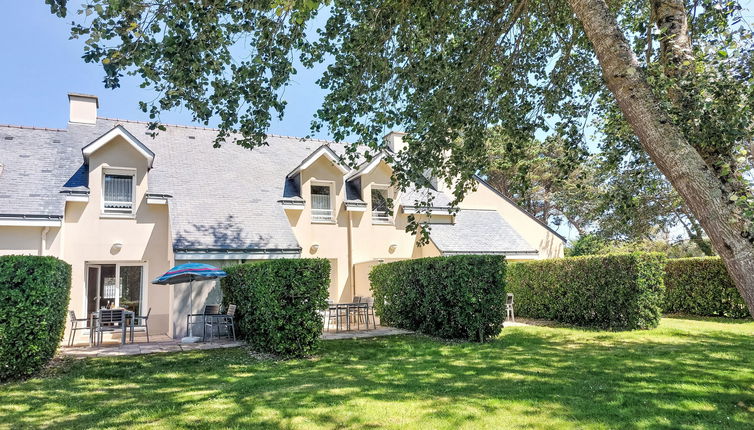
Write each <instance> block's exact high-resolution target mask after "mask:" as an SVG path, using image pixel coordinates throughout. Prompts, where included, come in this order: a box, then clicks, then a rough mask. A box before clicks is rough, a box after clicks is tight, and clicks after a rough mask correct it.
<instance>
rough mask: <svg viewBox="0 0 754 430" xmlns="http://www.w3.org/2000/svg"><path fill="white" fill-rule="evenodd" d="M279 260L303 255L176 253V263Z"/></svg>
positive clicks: (298, 253) (297, 253)
mask: <svg viewBox="0 0 754 430" xmlns="http://www.w3.org/2000/svg"><path fill="white" fill-rule="evenodd" d="M278 258H301V253H300V252H296V253H261V252H260V253H240V252H239V253H224V252H206V253H181V252H176V253H175V261H194V260H273V259H278Z"/></svg>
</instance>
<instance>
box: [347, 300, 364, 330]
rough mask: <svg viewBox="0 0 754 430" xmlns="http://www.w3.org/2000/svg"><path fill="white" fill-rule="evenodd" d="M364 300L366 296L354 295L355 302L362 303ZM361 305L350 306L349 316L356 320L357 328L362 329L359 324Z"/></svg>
mask: <svg viewBox="0 0 754 430" xmlns="http://www.w3.org/2000/svg"><path fill="white" fill-rule="evenodd" d="M363 300H366V297H361V296H354V297H353V303H361V302H362V301H363ZM359 309H360V308H359V307H352V308H350V311H351V315H349V317H351V318H353V319H354V320H355V321H356V328H357V329H361V326H360V325H359Z"/></svg>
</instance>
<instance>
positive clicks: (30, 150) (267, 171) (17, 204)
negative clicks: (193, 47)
mask: <svg viewBox="0 0 754 430" xmlns="http://www.w3.org/2000/svg"><path fill="white" fill-rule="evenodd" d="M118 124H120V125H122V126H124V127H125V128H126V129H127V130H128V131H129V132H130V133H131V134H133V135H134V136H135V137H136V138H137V139H139V140H140V141H141V142H142V143H143V144H145V145H146V146H147V147H148V148H149V149H150V150H151V151H153V152H154V153H155V154H156V155H155V160H154V168H153V169H152V170H151V171H150V174H149V190H148V191H149V193H156V194H168V195H171V196H172V198H171V199H169V205H170V215H171V226H172V232H173V240H174V243H173V246H174V248H175V249H176V250H182V249H191V250H255V249H266V250H273V249H274V250H277V249H280V250H293V249H299V248H300V246H299V244H298V242H297V241H296V238H295V236H294V235H293V231H292V230H291V227H290V224H289V222H288V219H287V217H286V216H285V213H284V209H283V208H282V207H281V205H280V204H279V203H278V200H280V198H281V197H282V196H283V195H284V192H283V190H284V186H285V174H286V173H287V172H289V171H291V170H292V169H293V168H295V167H296V166H297V165H298V164H299V163H300V162H301V160H303V159H304V158H306V156H308V155H309V154H310V153H311V152H312V151H314V150H315V149H317V148H318V147H319V146H320V145H322V144H323V143H326V142H325V141H321V140H305V141H302V139H299V138H293V137H284V136H274V135H271V136H270V137H268V139H267V142H268V143H269V146H267V147H261V148H256V149H254V150H253V151H252V150H248V149H245V148H242V147H240V146H238V145H235V144H233V143H227V144H225V145H223V146H222V147H221V148H213V147H212V141H213V139H214V138H215V136H216V134H217V131H216V130H214V129H205V128H197V127H183V126H167V130H166V131H161V132H160V133H159V134H158V135H157V137H155V138H152V137H150V136H147V133H148V130H147V128H146V123H143V122H133V121H124V120H115V119H108V118H98V119H97V124H96V125H93V126H92V125H83V124H69V126H68V129H67V130H51V129H32V128H22V127H16V126H0V164H3V166H4V168H3V172H2V174H0V216H4V215H5V216H7V215H10V214H27V215H31V214H35V215H52V216H62V215H63V211H64V208H65V195H64V194H61V191H64V190H86V189H87V188H86V187H87V185H88V184H87V174H86V172H87V170H86V168H85V167H84V166H83V163H84V160H83V156H82V153H81V148H83V147H84V146H86V145H88V144H89V143H91V142H92V141H94V140H95V139H96V138H98V137H99V136H101V135H103V134H105V133H106V132H108V131H109V130H110V129H112V128H113V127H115V126H116V125H118ZM6 137H10V138H12V139H11V140H7V139H6ZM329 144H330V145H332V146H334V147H337V146H343V145H339V144H335V143H329ZM338 149H339V150H340V151H342V149H340V148H338Z"/></svg>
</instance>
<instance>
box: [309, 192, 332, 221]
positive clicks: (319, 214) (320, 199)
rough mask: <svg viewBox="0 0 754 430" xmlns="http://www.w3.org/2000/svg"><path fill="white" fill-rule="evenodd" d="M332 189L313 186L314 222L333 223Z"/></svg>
mask: <svg viewBox="0 0 754 430" xmlns="http://www.w3.org/2000/svg"><path fill="white" fill-rule="evenodd" d="M332 207H333V204H332V187H331V186H330V185H312V222H332V221H333V210H332Z"/></svg>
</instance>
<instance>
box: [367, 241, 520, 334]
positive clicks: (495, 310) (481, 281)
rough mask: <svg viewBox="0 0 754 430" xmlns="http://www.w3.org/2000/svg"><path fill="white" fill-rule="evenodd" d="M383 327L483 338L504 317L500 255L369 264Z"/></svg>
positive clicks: (496, 328)
mask: <svg viewBox="0 0 754 430" xmlns="http://www.w3.org/2000/svg"><path fill="white" fill-rule="evenodd" d="M369 279H370V281H371V284H372V286H371V289H372V293H373V296H374V303H375V305H374V306H375V312H376V314H377V315H378V316H379V317H380V321H381V323H382V324H384V325H388V326H392V327H399V328H403V329H408V330H415V331H419V332H422V333H425V334H428V335H432V336H438V337H442V338H446V339H467V340H471V341H480V342H483V341H485V340H486V339H489V338H491V337H495V336H497V335H498V334H500V330H501V329H502V323H503V321H504V320H505V297H506V292H505V258H504V257H500V256H490V255H463V256H453V257H432V258H420V259H415V260H405V261H398V262H393V263H387V264H381V265H378V266H375V267H374V268H373V269H372V271H371V273H370V274H369Z"/></svg>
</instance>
